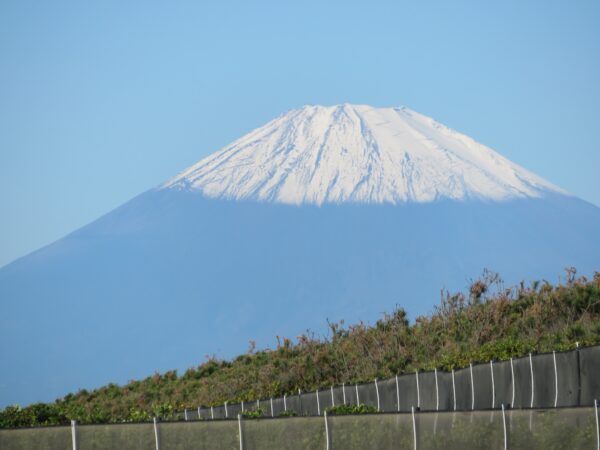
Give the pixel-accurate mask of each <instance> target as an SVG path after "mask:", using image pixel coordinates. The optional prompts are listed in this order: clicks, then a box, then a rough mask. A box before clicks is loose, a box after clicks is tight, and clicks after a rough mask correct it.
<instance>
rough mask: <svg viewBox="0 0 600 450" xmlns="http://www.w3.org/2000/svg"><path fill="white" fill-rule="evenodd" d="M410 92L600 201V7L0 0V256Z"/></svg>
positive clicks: (408, 101)
mask: <svg viewBox="0 0 600 450" xmlns="http://www.w3.org/2000/svg"><path fill="white" fill-rule="evenodd" d="M342 102H351V103H366V104H371V105H374V106H389V105H406V106H408V107H410V108H412V109H415V110H417V111H419V112H422V113H424V114H427V115H429V116H432V117H433V118H435V119H437V120H439V121H441V122H443V123H445V124H446V125H448V126H450V127H452V128H455V129H457V130H459V131H461V132H464V133H466V134H468V135H470V136H472V137H473V138H475V139H477V140H478V141H480V142H482V143H484V144H486V145H489V146H491V147H492V148H494V149H496V150H498V151H499V152H500V153H502V154H504V155H505V156H507V157H508V158H510V159H511V160H513V161H515V162H517V163H519V164H521V165H523V166H525V167H526V168H528V169H530V170H532V171H534V172H536V173H538V174H539V175H541V176H543V177H545V178H546V179H548V180H550V181H551V182H553V183H555V184H558V185H559V186H561V187H563V188H565V189H567V190H568V191H570V192H572V193H573V194H575V195H577V196H579V197H582V198H583V199H585V200H588V201H590V202H592V203H595V204H596V205H600V181H599V180H600V177H599V176H598V167H600V144H598V139H597V128H598V125H599V124H600V106H599V105H600V3H599V2H597V1H576V2H568V3H567V2H559V1H527V2H508V1H507V2H458V1H454V2H441V1H440V2H426V1H424V2H401V1H393V2H376V1H372V2H351V1H343V2H341V1H340V2H335V1H330V2H312V1H303V2H282V1H276V2H248V1H244V2H242V1H240V2H228V1H219V2H195V1H194V2H185V1H178V2H160V3H159V2H143V3H142V2H139V3H137V4H136V3H135V2H116V1H115V2H111V1H102V2H75V1H73V2H68V1H58V0H57V1H54V2H30V1H27V0H18V1H12V0H4V1H3V2H1V3H0V219H1V220H0V266H1V265H3V264H6V263H8V262H10V261H11V260H13V259H15V258H17V257H19V256H22V255H24V254H26V253H28V252H30V251H33V250H35V249H36V248H39V247H40V246H42V245H45V244H48V243H50V242H52V241H53V240H55V239H57V238H59V237H61V236H63V235H65V234H66V233H68V232H70V231H73V230H74V229H76V228H78V227H80V226H82V225H84V224H86V223H88V222H90V221H92V220H94V219H95V218H97V217H99V216H100V215H102V214H103V213H105V212H108V211H110V210H111V209H113V208H115V207H116V206H118V205H120V204H121V203H123V202H125V201H127V200H128V199H130V198H132V197H133V196H135V195H136V194H139V193H141V192H143V191H145V190H147V189H149V188H151V187H153V186H155V185H157V184H159V183H160V182H162V181H163V180H165V179H166V178H169V177H171V176H172V175H174V174H176V173H177V172H179V171H180V170H182V169H184V168H185V167H186V166H188V165H190V164H192V163H194V162H195V161H197V160H198V159H200V158H202V157H203V156H206V155H207V154H209V153H211V152H212V151H215V150H217V149H218V148H220V147H221V146H223V145H225V144H227V143H229V142H231V141H232V140H234V139H235V138H237V137H239V136H241V135H242V134H244V133H246V132H248V131H250V130H252V129H253V128H255V127H257V126H259V125H262V124H263V123H264V122H266V121H268V120H269V119H271V118H273V117H275V116H277V115H279V114H281V113H282V112H285V111H286V110H288V109H291V108H295V107H299V106H302V105H304V104H307V103H317V104H335V103H342Z"/></svg>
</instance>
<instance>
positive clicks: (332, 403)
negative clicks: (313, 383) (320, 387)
mask: <svg viewBox="0 0 600 450" xmlns="http://www.w3.org/2000/svg"><path fill="white" fill-rule="evenodd" d="M331 406H335V398H334V397H333V386H331Z"/></svg>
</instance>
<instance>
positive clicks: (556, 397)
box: [552, 351, 558, 408]
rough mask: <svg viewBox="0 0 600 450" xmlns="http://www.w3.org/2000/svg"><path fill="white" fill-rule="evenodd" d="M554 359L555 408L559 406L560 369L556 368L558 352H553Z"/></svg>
mask: <svg viewBox="0 0 600 450" xmlns="http://www.w3.org/2000/svg"><path fill="white" fill-rule="evenodd" d="M552 358H553V359H554V407H555V408H556V405H558V368H557V367H556V352H555V351H553V352H552Z"/></svg>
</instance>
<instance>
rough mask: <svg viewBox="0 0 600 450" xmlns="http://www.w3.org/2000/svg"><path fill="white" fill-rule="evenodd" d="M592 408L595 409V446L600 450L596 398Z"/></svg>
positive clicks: (599, 424)
mask: <svg viewBox="0 0 600 450" xmlns="http://www.w3.org/2000/svg"><path fill="white" fill-rule="evenodd" d="M594 410H595V411H596V446H597V447H598V450H600V423H598V400H594Z"/></svg>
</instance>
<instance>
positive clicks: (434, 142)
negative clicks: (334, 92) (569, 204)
mask: <svg viewBox="0 0 600 450" xmlns="http://www.w3.org/2000/svg"><path fill="white" fill-rule="evenodd" d="M162 187H163V188H175V189H180V190H191V191H200V192H202V193H203V194H205V195H206V196H208V197H214V198H226V199H237V200H241V199H251V200H259V201H271V202H278V203H291V204H300V203H312V204H318V205H320V204H323V203H340V202H356V203H392V204H397V203H404V202H431V201H434V200H440V199H444V198H446V199H453V200H463V199H469V198H471V199H475V198H476V199H489V200H507V199H511V198H522V197H529V198H536V197H539V196H541V195H542V194H543V192H545V191H546V192H547V191H551V192H554V193H563V194H564V192H563V191H561V190H560V189H559V188H557V187H556V186H553V185H552V184H550V183H548V182H547V181H545V180H543V179H541V178H539V177H538V176H536V175H534V174H532V173H531V172H529V171H527V170H525V169H523V168H522V167H520V166H518V165H516V164H514V163H512V162H510V161H509V160H507V159H506V158H504V157H503V156H501V155H499V154H498V153H496V152H495V151H494V150H492V149H490V148H488V147H486V146H484V145H481V144H479V143H478V142H476V141H474V140H473V139H471V138H470V137H468V136H465V135H464V134H461V133H458V132H456V131H454V130H451V129H450V128H448V127H446V126H444V125H441V124H440V123H438V122H436V121H434V120H433V119H431V118H429V117H427V116H424V115H422V114H419V113H416V112H414V111H411V110H410V109H408V108H405V107H400V108H373V107H370V106H365V105H349V104H344V105H337V106H331V107H324V106H305V107H303V108H301V109H297V110H292V111H290V112H288V113H286V114H284V115H282V116H280V117H279V118H277V119H275V120H273V121H271V122H269V123H267V124H266V125H264V126H263V127H260V128H258V129H256V130H254V131H252V132H251V133H249V134H247V135H245V136H244V137H242V138H240V139H238V140H237V141H235V142H234V143H232V144H231V145H229V146H227V147H225V148H223V149H222V150H220V151H218V152H216V153H214V154H212V155H210V156H208V157H207V158H205V159H203V160H201V161H200V162H198V163H197V164H195V165H193V166H192V167H190V168H188V169H187V170H185V171H184V172H182V173H181V174H179V175H177V176H176V177H175V178H173V179H171V180H169V181H168V182H167V183H165V184H164V185H163V186H162Z"/></svg>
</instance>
